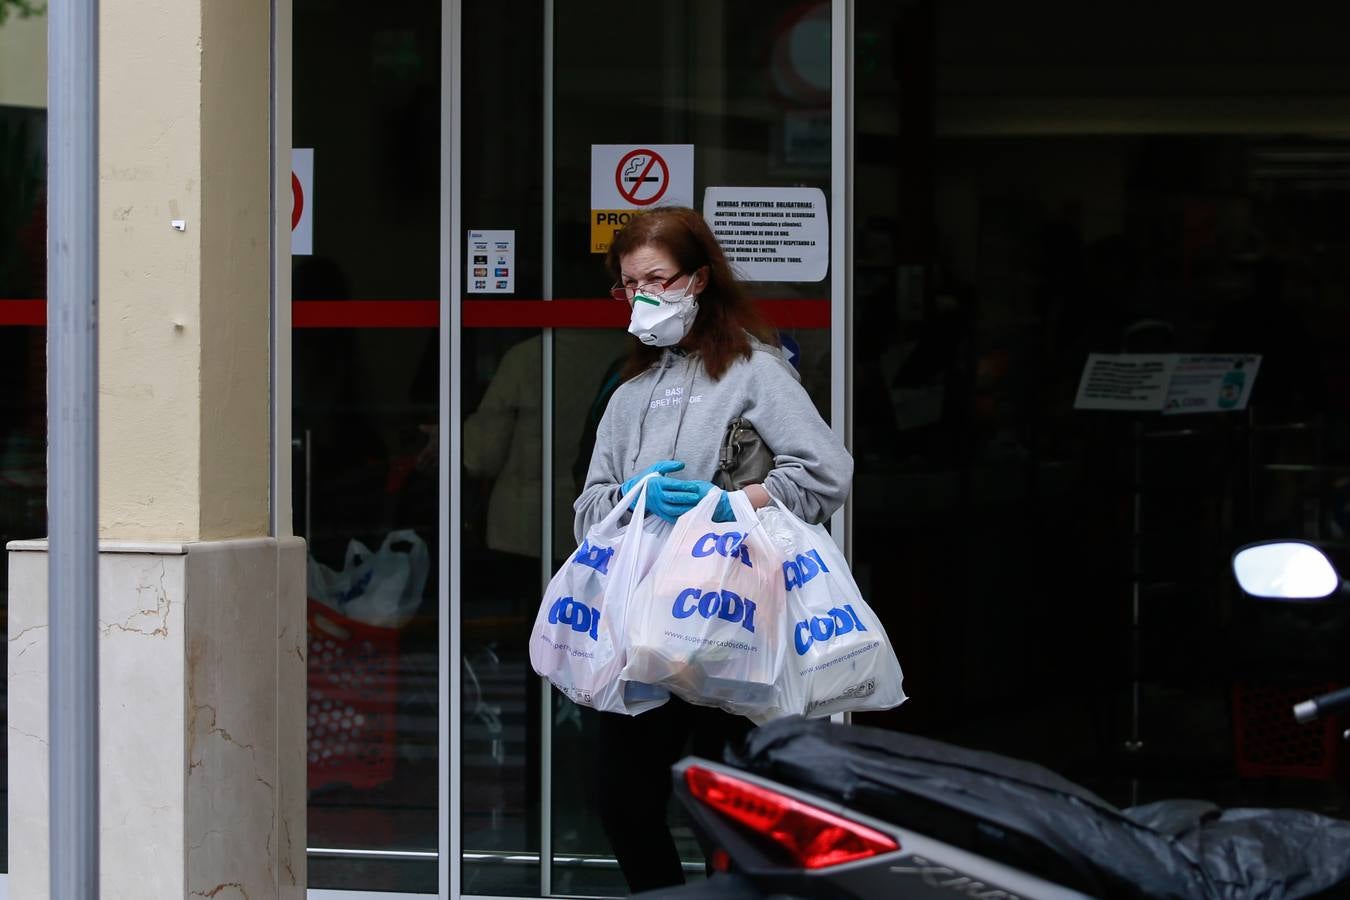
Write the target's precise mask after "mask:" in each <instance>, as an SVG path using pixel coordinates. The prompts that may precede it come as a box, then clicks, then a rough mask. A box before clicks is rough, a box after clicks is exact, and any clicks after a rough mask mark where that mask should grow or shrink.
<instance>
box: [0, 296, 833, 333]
mask: <svg viewBox="0 0 1350 900" xmlns="http://www.w3.org/2000/svg"><path fill="white" fill-rule="evenodd" d="M460 308H461V310H462V311H463V320H464V327H465V328H622V327H623V326H624V325H626V324H627V322H628V310H627V309H626V308H625V307H624V305H623V304H622V303H619V302H617V301H614V300H465V301H464V302H463V305H462V306H461V307H460ZM759 308H760V310H761V311H762V312H763V313H764V314H765V316H767V317H768V319H769V321H770V322H772V323H773V324H774V325H775V326H777V327H778V328H829V327H830V305H829V303H827V302H826V301H824V300H761V301H759ZM46 324H47V301H45V300H0V326H5V325H46ZM291 324H292V326H293V327H295V328H435V327H437V325H439V324H440V304H439V303H438V302H437V301H435V300H296V301H295V302H294V303H293V304H292V305H291Z"/></svg>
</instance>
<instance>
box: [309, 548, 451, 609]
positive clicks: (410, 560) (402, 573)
mask: <svg viewBox="0 0 1350 900" xmlns="http://www.w3.org/2000/svg"><path fill="white" fill-rule="evenodd" d="M308 566H309V568H308V576H309V585H308V594H309V596H310V597H313V598H314V599H315V600H318V601H319V602H320V603H323V604H324V605H325V606H329V607H331V608H333V609H335V610H337V611H338V612H340V613H342V614H343V615H344V616H346V617H348V618H349V619H355V620H356V621H358V622H362V623H364V624H366V625H376V626H378V627H380V628H401V627H403V626H404V625H406V624H407V623H408V621H409V620H410V619H411V618H412V617H413V615H414V614H415V613H416V612H417V607H418V606H420V605H421V603H422V594H423V592H424V591H425V590H426V586H427V576H428V574H429V573H430V570H431V558H430V555H429V554H428V552H427V544H426V541H424V540H422V538H421V537H419V536H418V534H417V532H415V531H409V530H400V531H391V532H389V534H388V535H386V536H385V539H384V542H383V543H382V544H380V549H379V550H378V551H376V552H374V553H372V552H371V551H370V548H369V547H367V546H366V545H365V544H363V543H361V542H360V541H358V540H355V539H353V540H351V541H349V542H348V543H347V555H346V559H345V560H344V561H343V565H342V571H340V572H337V571H334V570H333V569H331V568H329V567H328V566H325V565H324V564H323V563H321V562H319V561H318V560H316V559H315V558H314V557H312V556H311V557H310V558H309V563H308Z"/></svg>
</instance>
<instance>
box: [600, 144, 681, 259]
mask: <svg viewBox="0 0 1350 900" xmlns="http://www.w3.org/2000/svg"><path fill="white" fill-rule="evenodd" d="M693 205H694V145H693V144H592V145H591V252H592V253H604V252H606V251H608V250H609V245H610V243H611V242H612V241H613V240H614V234H615V233H616V232H617V231H618V230H619V229H620V228H622V227H623V226H625V225H627V224H628V220H629V218H631V217H632V215H633V212H634V211H635V210H640V209H650V208H652V207H656V206H693Z"/></svg>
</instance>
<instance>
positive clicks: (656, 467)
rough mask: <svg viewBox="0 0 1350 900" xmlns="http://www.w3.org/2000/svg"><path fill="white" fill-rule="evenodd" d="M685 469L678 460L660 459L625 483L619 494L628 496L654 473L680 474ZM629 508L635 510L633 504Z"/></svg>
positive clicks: (634, 501) (635, 501)
mask: <svg viewBox="0 0 1350 900" xmlns="http://www.w3.org/2000/svg"><path fill="white" fill-rule="evenodd" d="M683 468H684V463H682V462H680V461H679V460H678V459H660V460H657V461H656V462H654V463H652V464H651V465H650V466H648V467H647V468H645V469H643V470H642V471H641V472H638V473H637V474H636V475H634V476H633V477H632V478H630V479H628V480H627V481H625V482H624V483H623V484H622V485H621V486H620V487H619V493H620V494H622V495H624V496H625V497H626V496H628V492H629V491H631V490H632V489H633V487H634V485H636V484H637V483H638V482H639V481H641V480H642V479H643V478H644V477H646V476H647V475H650V474H652V473H653V472H655V473H656V474H657V475H669V474H670V473H671V472H678V471H680V470H681V469H683ZM633 503H637V500H636V499H634V500H633ZM628 508H629V509H632V508H633V505H632V504H629V506H628Z"/></svg>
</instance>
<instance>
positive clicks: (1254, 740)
mask: <svg viewBox="0 0 1350 900" xmlns="http://www.w3.org/2000/svg"><path fill="white" fill-rule="evenodd" d="M1335 688H1336V686H1335V685H1329V684H1325V683H1323V684H1311V685H1306V684H1305V685H1294V686H1289V685H1271V684H1237V685H1234V687H1233V730H1234V737H1235V739H1236V743H1237V747H1236V753H1235V754H1234V755H1235V762H1236V764H1237V771H1238V774H1239V775H1241V776H1242V777H1244V778H1312V779H1326V778H1334V777H1336V775H1337V773H1338V771H1339V767H1338V763H1339V761H1340V752H1341V750H1340V728H1339V727H1338V726H1337V721H1336V717H1335V716H1329V717H1326V718H1322V719H1319V720H1318V721H1316V722H1309V723H1308V724H1306V725H1300V724H1299V723H1298V722H1297V721H1295V719H1294V704H1295V703H1298V702H1299V701H1301V700H1307V699H1308V698H1309V697H1313V696H1316V695H1317V694H1322V693H1325V692H1326V691H1330V690H1335Z"/></svg>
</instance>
